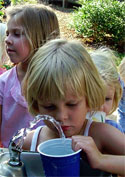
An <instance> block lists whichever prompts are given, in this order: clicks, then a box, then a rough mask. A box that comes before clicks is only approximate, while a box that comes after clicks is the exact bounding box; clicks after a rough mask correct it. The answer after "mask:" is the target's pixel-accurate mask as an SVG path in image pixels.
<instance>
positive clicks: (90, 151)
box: [72, 136, 102, 168]
mask: <svg viewBox="0 0 125 177" xmlns="http://www.w3.org/2000/svg"><path fill="white" fill-rule="evenodd" d="M72 149H73V150H74V151H77V150H79V149H82V150H83V151H84V152H85V153H86V155H87V157H88V161H89V163H90V165H91V167H92V168H97V166H98V164H99V162H100V160H101V158H102V154H101V152H100V151H99V150H98V148H97V146H96V144H95V142H94V140H93V139H92V137H88V136H72Z"/></svg>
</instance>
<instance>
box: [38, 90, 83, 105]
mask: <svg viewBox="0 0 125 177" xmlns="http://www.w3.org/2000/svg"><path fill="white" fill-rule="evenodd" d="M81 98H84V96H80V95H78V94H76V93H75V92H74V93H73V92H68V91H67V92H66V93H65V95H63V96H60V97H53V98H52V97H51V98H45V97H41V98H40V97H39V98H38V102H46V103H51V102H56V101H58V102H60V101H63V102H70V101H71V102H72V101H77V100H79V99H81Z"/></svg>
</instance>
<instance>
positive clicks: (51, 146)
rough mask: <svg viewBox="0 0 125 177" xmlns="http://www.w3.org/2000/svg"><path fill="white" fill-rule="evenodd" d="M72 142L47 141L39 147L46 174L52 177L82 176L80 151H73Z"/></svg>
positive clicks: (62, 139) (65, 140)
mask: <svg viewBox="0 0 125 177" xmlns="http://www.w3.org/2000/svg"><path fill="white" fill-rule="evenodd" d="M71 143H72V140H71V139H69V138H65V139H64V138H57V139H52V140H47V141H45V142H43V143H41V144H40V145H39V146H38V152H39V153H40V155H41V159H42V164H43V168H44V173H45V176H46V177H50V176H55V177H59V176H63V177H64V176H65V177H69V176H73V177H78V176H80V151H81V150H78V151H76V152H74V151H73V150H72V145H71Z"/></svg>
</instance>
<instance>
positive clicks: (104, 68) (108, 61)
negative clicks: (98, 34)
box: [90, 47, 123, 132]
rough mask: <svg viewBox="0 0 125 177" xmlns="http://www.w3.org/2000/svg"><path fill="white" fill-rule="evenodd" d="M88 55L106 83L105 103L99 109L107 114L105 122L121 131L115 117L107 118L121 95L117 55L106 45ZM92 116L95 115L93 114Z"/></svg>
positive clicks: (115, 107)
mask: <svg viewBox="0 0 125 177" xmlns="http://www.w3.org/2000/svg"><path fill="white" fill-rule="evenodd" d="M90 55H91V58H92V60H93V62H94V64H95V65H96V67H97V69H98V71H99V73H100V75H101V77H102V79H103V80H104V82H105V85H106V97H105V103H104V104H103V105H102V106H101V111H103V112H105V113H106V116H107V117H106V119H105V122H106V123H108V124H111V125H113V126H114V127H116V128H118V129H119V130H120V131H121V132H123V130H122V127H121V126H120V125H119V124H117V122H116V119H115V120H112V119H109V118H108V117H110V115H111V114H112V113H113V112H114V111H116V109H117V108H118V105H119V101H120V99H121V96H122V88H121V84H120V80H119V73H118V70H117V67H116V64H115V61H116V60H117V57H116V56H115V55H114V53H113V51H112V50H111V49H109V48H107V47H101V48H99V49H97V50H95V51H93V52H91V53H90ZM92 117H95V116H94V115H93V116H92Z"/></svg>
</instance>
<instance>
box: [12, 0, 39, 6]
mask: <svg viewBox="0 0 125 177" xmlns="http://www.w3.org/2000/svg"><path fill="white" fill-rule="evenodd" d="M11 2H12V4H13V5H16V4H36V3H37V1H36V0H11Z"/></svg>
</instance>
